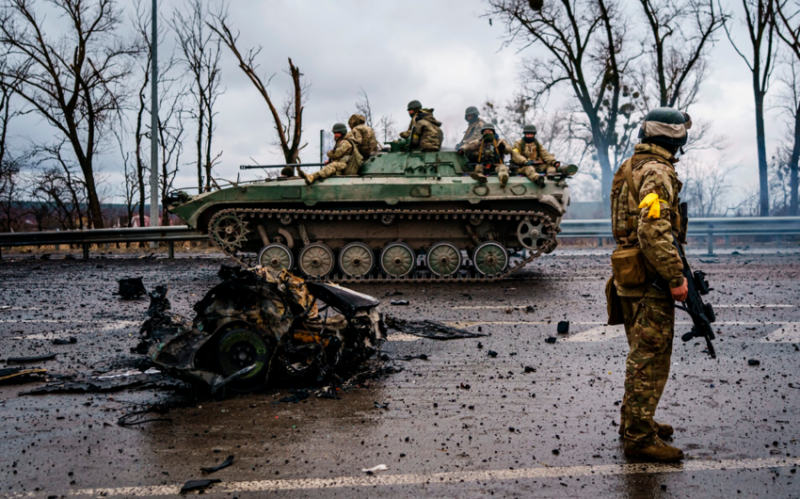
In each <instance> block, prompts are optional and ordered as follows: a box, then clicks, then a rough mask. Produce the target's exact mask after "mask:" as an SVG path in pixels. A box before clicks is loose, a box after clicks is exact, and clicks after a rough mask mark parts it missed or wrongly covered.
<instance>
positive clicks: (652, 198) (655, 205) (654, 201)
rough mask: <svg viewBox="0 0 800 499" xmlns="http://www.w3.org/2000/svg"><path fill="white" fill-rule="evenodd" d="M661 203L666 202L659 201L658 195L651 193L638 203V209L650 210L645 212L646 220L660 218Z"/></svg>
mask: <svg viewBox="0 0 800 499" xmlns="http://www.w3.org/2000/svg"><path fill="white" fill-rule="evenodd" d="M661 203H667V202H666V201H664V200H663V199H659V197H658V194H656V193H654V192H651V193H650V194H648V195H647V196H645V198H644V199H643V200H642V202H641V203H639V208H650V211H649V212H647V217H648V218H661ZM667 204H669V203H667Z"/></svg>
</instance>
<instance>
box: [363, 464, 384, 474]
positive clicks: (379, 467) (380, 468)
mask: <svg viewBox="0 0 800 499" xmlns="http://www.w3.org/2000/svg"><path fill="white" fill-rule="evenodd" d="M388 469H389V467H388V466H386V465H385V464H379V465H377V466H373V467H372V468H364V469H362V470H361V471H362V472H364V473H366V474H367V475H373V474H375V473H377V472H379V471H386V470H388Z"/></svg>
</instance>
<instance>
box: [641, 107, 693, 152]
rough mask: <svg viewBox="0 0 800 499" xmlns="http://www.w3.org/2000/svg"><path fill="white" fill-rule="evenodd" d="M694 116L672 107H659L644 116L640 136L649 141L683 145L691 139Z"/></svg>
mask: <svg viewBox="0 0 800 499" xmlns="http://www.w3.org/2000/svg"><path fill="white" fill-rule="evenodd" d="M691 127H692V118H691V117H690V116H689V115H688V114H686V113H683V112H681V111H678V110H677V109H674V108H671V107H658V108H656V109H653V110H652V111H650V112H649V113H647V115H645V117H644V121H643V122H642V127H641V128H640V129H639V138H640V139H646V140H647V142H654V143H656V144H664V145H670V146H683V145H686V142H687V141H688V140H689V133H688V130H689V129H690V128H691Z"/></svg>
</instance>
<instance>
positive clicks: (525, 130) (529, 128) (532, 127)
mask: <svg viewBox="0 0 800 499" xmlns="http://www.w3.org/2000/svg"><path fill="white" fill-rule="evenodd" d="M522 133H523V135H524V134H526V133H532V134H534V135H536V125H525V126H524V127H522Z"/></svg>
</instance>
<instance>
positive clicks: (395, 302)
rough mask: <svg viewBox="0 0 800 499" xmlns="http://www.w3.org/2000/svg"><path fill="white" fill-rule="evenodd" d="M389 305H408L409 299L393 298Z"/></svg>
mask: <svg viewBox="0 0 800 499" xmlns="http://www.w3.org/2000/svg"><path fill="white" fill-rule="evenodd" d="M389 305H408V300H392V301H390V302H389Z"/></svg>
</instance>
